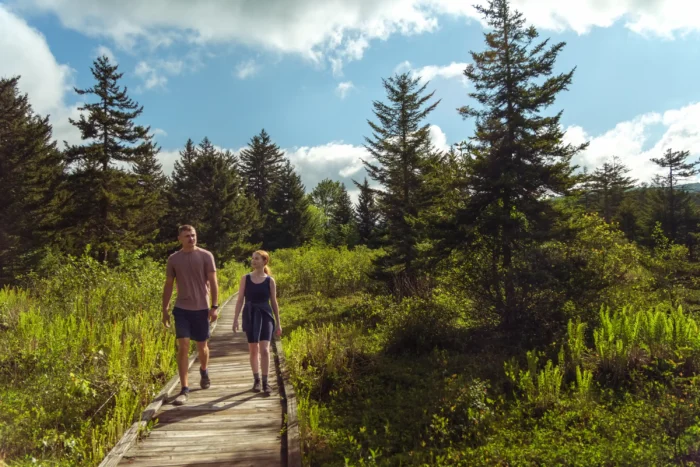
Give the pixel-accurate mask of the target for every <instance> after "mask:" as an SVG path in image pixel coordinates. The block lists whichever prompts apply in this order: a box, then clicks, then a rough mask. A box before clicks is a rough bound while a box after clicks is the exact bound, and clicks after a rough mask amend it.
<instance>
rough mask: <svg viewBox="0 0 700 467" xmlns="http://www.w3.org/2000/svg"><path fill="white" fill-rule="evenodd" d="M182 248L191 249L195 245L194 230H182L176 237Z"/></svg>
mask: <svg viewBox="0 0 700 467" xmlns="http://www.w3.org/2000/svg"><path fill="white" fill-rule="evenodd" d="M177 239H178V240H180V244H181V245H182V246H183V247H193V246H195V245H196V244H197V232H195V231H194V230H183V231H182V232H180V235H178V237H177Z"/></svg>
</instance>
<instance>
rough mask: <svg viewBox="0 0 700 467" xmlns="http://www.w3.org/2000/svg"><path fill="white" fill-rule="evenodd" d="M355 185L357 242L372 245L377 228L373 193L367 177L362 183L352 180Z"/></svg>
mask: <svg viewBox="0 0 700 467" xmlns="http://www.w3.org/2000/svg"><path fill="white" fill-rule="evenodd" d="M353 183H354V184H355V186H356V187H357V188H358V189H359V190H360V194H359V195H358V197H357V206H356V207H355V210H354V211H355V212H354V214H355V222H356V223H357V231H358V234H359V242H360V244H361V245H368V246H374V245H375V241H376V230H377V221H378V214H377V207H376V204H375V202H374V193H373V192H372V189H371V188H370V186H369V182H368V181H367V177H365V179H364V181H363V182H362V184H359V183H357V182H356V181H354V180H353Z"/></svg>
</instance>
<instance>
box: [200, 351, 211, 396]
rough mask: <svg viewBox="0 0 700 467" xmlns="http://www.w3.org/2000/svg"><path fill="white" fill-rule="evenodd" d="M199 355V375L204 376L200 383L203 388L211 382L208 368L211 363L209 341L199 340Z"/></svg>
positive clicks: (207, 386)
mask: <svg viewBox="0 0 700 467" xmlns="http://www.w3.org/2000/svg"><path fill="white" fill-rule="evenodd" d="M197 356H198V357H199V375H200V376H201V377H202V379H201V380H200V381H199V385H200V387H201V388H202V389H207V388H209V386H210V384H211V382H210V380H209V371H208V368H207V366H208V364H209V345H208V342H207V341H204V342H197Z"/></svg>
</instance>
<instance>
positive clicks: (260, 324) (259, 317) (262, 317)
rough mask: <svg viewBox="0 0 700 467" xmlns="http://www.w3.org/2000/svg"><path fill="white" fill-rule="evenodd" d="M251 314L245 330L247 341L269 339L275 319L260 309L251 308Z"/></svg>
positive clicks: (273, 328) (251, 342)
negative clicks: (248, 324)
mask: <svg viewBox="0 0 700 467" xmlns="http://www.w3.org/2000/svg"><path fill="white" fill-rule="evenodd" d="M252 315H253V316H251V318H253V319H252V320H251V321H252V323H250V326H248V330H247V331H246V336H247V337H248V343H249V344H253V343H255V342H260V341H271V340H272V333H273V331H274V330H275V320H274V319H273V318H272V316H270V315H269V314H268V313H266V312H264V311H262V310H253V313H252Z"/></svg>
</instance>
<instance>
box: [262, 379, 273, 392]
mask: <svg viewBox="0 0 700 467" xmlns="http://www.w3.org/2000/svg"><path fill="white" fill-rule="evenodd" d="M263 392H264V393H265V394H268V395H269V394H270V393H271V392H272V388H271V387H270V385H269V384H267V382H265V384H263Z"/></svg>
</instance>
